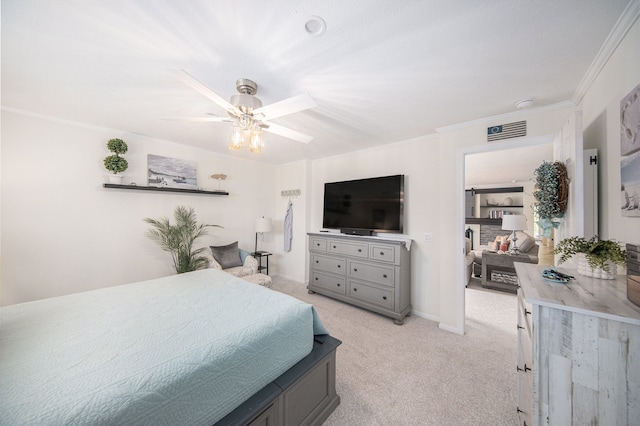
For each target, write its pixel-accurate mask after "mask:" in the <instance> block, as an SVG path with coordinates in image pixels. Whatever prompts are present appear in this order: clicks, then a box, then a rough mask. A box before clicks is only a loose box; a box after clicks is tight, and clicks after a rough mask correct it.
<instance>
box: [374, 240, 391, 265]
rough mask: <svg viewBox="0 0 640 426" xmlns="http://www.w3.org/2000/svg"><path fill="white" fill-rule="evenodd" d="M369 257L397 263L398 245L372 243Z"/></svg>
mask: <svg viewBox="0 0 640 426" xmlns="http://www.w3.org/2000/svg"><path fill="white" fill-rule="evenodd" d="M369 258H370V259H372V260H378V261H381V262H389V263H394V264H395V263H396V261H397V260H398V258H397V255H396V247H395V246H390V245H388V244H371V245H370V246H369Z"/></svg>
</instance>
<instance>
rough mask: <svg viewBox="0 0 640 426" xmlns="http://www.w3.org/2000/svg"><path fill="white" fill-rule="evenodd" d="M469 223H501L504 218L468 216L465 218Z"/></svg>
mask: <svg viewBox="0 0 640 426" xmlns="http://www.w3.org/2000/svg"><path fill="white" fill-rule="evenodd" d="M464 222H465V224H467V225H500V226H502V219H489V218H488V217H467V218H465V220H464Z"/></svg>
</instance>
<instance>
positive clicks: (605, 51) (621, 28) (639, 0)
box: [571, 0, 640, 105]
mask: <svg viewBox="0 0 640 426" xmlns="http://www.w3.org/2000/svg"><path fill="white" fill-rule="evenodd" d="M638 16H640V0H631V1H630V2H629V4H628V5H627V7H626V9H625V10H624V12H622V15H620V18H619V19H618V22H616V24H615V25H614V26H613V29H612V30H611V32H610V33H609V35H608V36H607V39H606V40H605V41H604V44H603V45H602V47H601V48H600V50H599V51H598V54H597V55H596V57H595V59H594V60H593V62H592V63H591V65H590V66H589V69H588V70H587V72H586V74H585V75H584V77H582V81H580V84H578V87H577V88H576V91H575V93H574V94H573V96H572V98H571V100H572V101H573V102H574V103H575V104H576V105H578V104H580V102H582V98H584V95H585V94H586V93H587V91H588V90H589V88H590V87H591V85H592V84H593V82H594V81H595V79H596V78H597V77H598V75H600V72H601V71H602V69H603V68H604V66H605V65H606V63H607V62H608V61H609V58H611V55H613V52H615V50H616V49H617V48H618V46H619V45H620V43H621V42H622V39H624V37H625V36H626V35H627V33H628V32H629V30H630V29H631V27H632V26H633V24H634V23H635V22H636V21H637V20H638Z"/></svg>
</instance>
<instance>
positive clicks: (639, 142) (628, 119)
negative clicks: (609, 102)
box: [620, 84, 640, 217]
mask: <svg viewBox="0 0 640 426" xmlns="http://www.w3.org/2000/svg"><path fill="white" fill-rule="evenodd" d="M620 155H621V157H622V158H621V160H620V182H621V188H620V190H621V207H622V216H629V217H640V84H638V85H637V86H636V87H635V88H634V89H633V90H632V91H631V92H629V94H628V95H627V96H625V97H624V98H622V100H621V101H620Z"/></svg>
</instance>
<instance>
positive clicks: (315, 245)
mask: <svg viewBox="0 0 640 426" xmlns="http://www.w3.org/2000/svg"><path fill="white" fill-rule="evenodd" d="M309 250H311V251H324V252H326V251H327V240H326V239H325V238H313V237H312V238H309Z"/></svg>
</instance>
